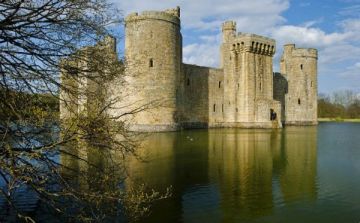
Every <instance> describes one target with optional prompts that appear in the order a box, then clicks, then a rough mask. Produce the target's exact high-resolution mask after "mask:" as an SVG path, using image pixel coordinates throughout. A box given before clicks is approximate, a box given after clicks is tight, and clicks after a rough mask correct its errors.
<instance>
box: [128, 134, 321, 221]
mask: <svg viewBox="0 0 360 223" xmlns="http://www.w3.org/2000/svg"><path fill="white" fill-rule="evenodd" d="M316 151H317V128H316V127H303V128H299V127H297V128H286V129H284V130H280V131H271V130H244V129H218V130H210V131H206V130H200V131H185V132H182V133H159V134H154V135H152V136H150V137H149V138H148V139H147V140H146V141H145V142H144V144H143V149H142V150H141V152H142V155H143V157H145V158H146V160H147V161H148V162H147V163H143V162H139V161H137V160H134V159H133V160H131V161H129V163H128V164H129V170H130V171H129V172H130V176H131V178H132V179H136V180H137V181H139V182H141V181H142V182H146V183H147V184H148V185H149V186H151V187H153V188H155V189H158V190H160V191H161V190H164V188H165V187H167V186H169V185H172V186H173V188H174V196H173V197H172V198H171V199H168V200H166V201H162V202H159V203H157V204H156V205H155V207H154V210H153V212H152V214H151V215H150V216H149V218H147V219H146V220H145V221H146V222H160V221H163V222H167V221H169V222H170V221H173V222H177V221H186V222H191V221H195V222H199V221H211V222H216V221H220V222H234V221H236V220H246V219H254V218H258V217H262V216H267V215H271V214H272V213H273V212H274V207H275V206H277V205H284V204H289V203H296V202H298V201H301V200H310V201H311V200H315V199H316V196H317V187H316V166H317V164H316V163H317V161H316V154H317V152H316ZM165 209H166V212H164V210H165Z"/></svg>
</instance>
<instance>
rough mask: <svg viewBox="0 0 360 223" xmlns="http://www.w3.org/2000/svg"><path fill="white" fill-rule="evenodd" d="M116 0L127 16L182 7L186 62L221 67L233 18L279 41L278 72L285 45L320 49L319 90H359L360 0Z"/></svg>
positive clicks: (246, 29) (239, 28)
mask: <svg viewBox="0 0 360 223" xmlns="http://www.w3.org/2000/svg"><path fill="white" fill-rule="evenodd" d="M112 1H113V2H114V4H115V5H116V6H117V7H118V8H119V9H120V10H121V11H122V14H123V15H124V16H126V15H127V14H129V13H131V12H141V11H146V10H164V9H168V8H175V7H176V6H180V8H181V32H182V35H183V62H185V63H191V64H197V65H202V66H210V67H218V66H219V63H220V49H219V48H220V44H221V24H222V23H223V22H224V21H227V20H234V21H236V22H237V31H238V32H247V33H255V34H259V35H264V36H268V37H271V38H273V39H275V40H276V44H277V52H276V54H275V56H274V71H279V58H280V57H281V54H282V48H283V45H284V44H286V43H295V44H296V47H300V48H304V47H305V48H307V47H309V48H316V49H318V56H319V59H318V82H319V85H318V91H319V93H332V92H335V91H342V90H353V91H356V92H359V93H360V0H311V1H310V0H303V1H301V0H112ZM121 44H123V41H120V45H121ZM120 48H123V47H121V46H120Z"/></svg>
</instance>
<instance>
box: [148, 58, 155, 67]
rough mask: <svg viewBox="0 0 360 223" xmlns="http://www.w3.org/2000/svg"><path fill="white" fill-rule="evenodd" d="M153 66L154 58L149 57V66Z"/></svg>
mask: <svg viewBox="0 0 360 223" xmlns="http://www.w3.org/2000/svg"><path fill="white" fill-rule="evenodd" d="M153 66H154V60H153V59H152V58H151V59H150V60H149V67H153Z"/></svg>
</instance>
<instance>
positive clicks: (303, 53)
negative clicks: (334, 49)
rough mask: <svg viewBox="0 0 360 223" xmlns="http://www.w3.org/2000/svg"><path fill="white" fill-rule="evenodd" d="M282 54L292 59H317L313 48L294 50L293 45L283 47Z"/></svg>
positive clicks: (316, 53)
mask: <svg viewBox="0 0 360 223" xmlns="http://www.w3.org/2000/svg"><path fill="white" fill-rule="evenodd" d="M284 54H285V55H291V56H292V57H311V58H315V59H317V57H318V52H317V50H316V49H314V48H296V47H295V44H286V45H284Z"/></svg>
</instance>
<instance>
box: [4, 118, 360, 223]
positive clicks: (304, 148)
mask: <svg viewBox="0 0 360 223" xmlns="http://www.w3.org/2000/svg"><path fill="white" fill-rule="evenodd" d="M139 154H140V155H141V157H142V158H143V161H140V160H138V159H130V160H128V161H127V164H126V165H127V171H128V174H129V178H128V179H127V180H126V181H125V187H126V186H127V185H126V184H133V183H135V184H136V183H137V182H138V183H143V182H145V183H146V186H148V187H150V188H154V189H155V190H156V191H160V192H162V191H165V190H166V188H168V187H169V186H171V187H172V197H170V198H167V199H164V200H161V201H157V202H155V204H154V205H153V207H152V211H151V213H150V215H149V216H148V217H146V218H144V219H142V222H156V223H157V222H203V223H208V222H209V223H210V222H301V223H303V222H320V223H321V222H326V223H329V222H354V223H359V222H360V124H355V123H321V124H320V125H319V126H315V127H287V128H285V129H282V130H264V129H262V130H259V129H258V130H254V129H211V130H191V131H182V132H170V133H156V134H152V135H150V136H149V137H147V138H146V140H145V141H144V142H143V144H142V148H141V149H140V151H139ZM63 161H64V159H63ZM0 183H1V182H0ZM33 197H34V196H31V192H29V191H25V192H24V193H23V194H22V196H21V197H20V198H21V199H20V200H19V201H18V202H19V203H20V204H21V203H23V206H24V207H27V208H29V210H28V211H29V212H33V211H35V212H37V213H38V214H37V215H36V216H43V218H42V217H39V218H37V220H38V221H40V222H52V221H53V220H55V217H54V219H52V217H51V216H48V215H47V216H46V217H44V215H43V214H41V213H43V210H44V207H41V204H39V203H38V202H37V201H36V200H34V198H33ZM32 202H33V205H29V204H32ZM2 203H4V202H3V201H1V199H0V208H1V207H5V206H4V204H2ZM30 209H31V210H30ZM8 214H9V213H8ZM2 217H5V218H6V216H4V215H3V216H2ZM0 219H1V218H0ZM119 221H121V220H120V219H119Z"/></svg>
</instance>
